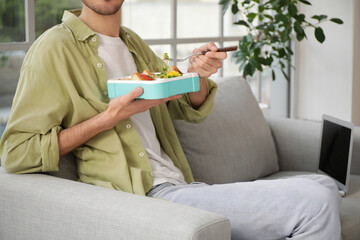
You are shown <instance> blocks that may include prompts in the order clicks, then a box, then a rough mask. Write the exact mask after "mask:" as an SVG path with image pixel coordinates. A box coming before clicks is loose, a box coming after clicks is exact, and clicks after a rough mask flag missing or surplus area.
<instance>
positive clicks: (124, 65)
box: [97, 33, 185, 185]
mask: <svg viewBox="0 0 360 240" xmlns="http://www.w3.org/2000/svg"><path fill="white" fill-rule="evenodd" d="M97 35H98V38H99V44H98V54H99V56H100V58H101V59H102V60H103V62H104V65H105V72H106V77H107V78H108V79H111V78H117V77H120V76H128V75H132V74H133V73H134V72H135V71H137V68H136V65H135V62H134V58H133V56H132V55H131V53H130V52H129V49H128V48H127V46H126V44H125V43H124V42H123V41H122V39H121V38H120V37H109V36H105V35H102V34H99V33H97ZM124 60H125V61H124ZM130 119H131V122H132V124H133V126H134V127H135V129H136V132H137V134H138V136H139V138H140V141H141V143H142V144H143V147H144V149H145V152H146V154H147V156H148V158H149V160H150V165H151V167H152V170H153V175H154V185H157V184H160V183H164V182H171V183H174V184H183V183H185V180H184V176H183V174H182V173H181V171H180V170H179V169H178V168H177V167H175V166H174V164H173V162H172V160H171V159H170V157H169V156H168V155H167V154H166V153H165V152H164V150H163V149H162V148H161V147H160V143H159V140H158V139H157V137H156V132H155V127H154V124H153V122H152V119H151V115H150V111H149V110H147V111H145V112H142V113H138V114H136V115H133V116H131V117H130Z"/></svg>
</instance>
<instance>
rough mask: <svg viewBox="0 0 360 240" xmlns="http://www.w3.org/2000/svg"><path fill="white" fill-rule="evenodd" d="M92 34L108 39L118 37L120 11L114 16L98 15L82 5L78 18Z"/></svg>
mask: <svg viewBox="0 0 360 240" xmlns="http://www.w3.org/2000/svg"><path fill="white" fill-rule="evenodd" d="M79 18H80V20H81V21H83V22H84V23H85V24H86V25H87V26H88V27H90V28H91V29H92V30H93V31H94V32H97V33H100V34H103V35H107V36H110V37H119V36H120V10H119V11H118V12H117V13H116V14H114V15H107V16H105V15H100V14H97V13H95V12H93V11H92V10H91V9H89V8H88V7H86V6H85V5H83V8H82V12H81V14H80V16H79Z"/></svg>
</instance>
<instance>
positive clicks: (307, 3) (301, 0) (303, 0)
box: [299, 0, 311, 5]
mask: <svg viewBox="0 0 360 240" xmlns="http://www.w3.org/2000/svg"><path fill="white" fill-rule="evenodd" d="M299 2H302V3H304V4H306V5H311V3H310V2H309V1H306V0H299Z"/></svg>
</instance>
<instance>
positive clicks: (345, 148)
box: [319, 119, 352, 185]
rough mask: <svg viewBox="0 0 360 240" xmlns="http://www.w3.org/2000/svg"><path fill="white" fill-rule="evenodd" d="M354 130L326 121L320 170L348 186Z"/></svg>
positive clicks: (324, 123)
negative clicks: (347, 178) (352, 132)
mask: <svg viewBox="0 0 360 240" xmlns="http://www.w3.org/2000/svg"><path fill="white" fill-rule="evenodd" d="M351 131H352V129H350V128H347V127H344V126H341V125H339V124H336V123H334V122H331V121H328V120H326V119H324V122H323V132H322V139H321V151H320V162H319V169H320V170H321V171H323V172H324V173H326V174H328V175H329V176H331V177H333V178H335V179H336V180H337V181H339V182H341V183H342V184H344V185H345V184H346V176H347V170H348V169H347V168H348V161H349V149H350V144H351V142H350V141H351Z"/></svg>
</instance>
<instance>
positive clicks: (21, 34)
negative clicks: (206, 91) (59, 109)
mask: <svg viewBox="0 0 360 240" xmlns="http://www.w3.org/2000/svg"><path fill="white" fill-rule="evenodd" d="M74 8H81V1H80V0H62V1H53V0H3V1H0V94H1V95H0V136H1V132H2V131H1V129H2V128H3V127H4V125H5V123H6V121H7V118H8V116H9V112H10V108H11V103H12V99H13V96H14V92H15V90H16V85H17V81H18V78H19V72H20V68H21V64H22V61H23V59H24V57H25V54H26V51H27V50H28V49H29V47H30V46H31V44H32V43H33V42H34V41H35V39H36V38H37V37H38V36H40V35H41V34H42V33H43V32H44V31H45V30H47V29H48V28H50V27H52V26H54V25H56V24H57V23H60V22H61V17H62V15H63V11H64V10H65V9H74ZM233 21H234V19H233V16H232V14H230V12H228V13H227V14H225V16H222V10H221V6H220V5H219V4H218V0H154V1H148V0H126V1H125V2H124V4H123V7H122V24H123V25H125V26H128V27H130V28H131V29H133V30H134V31H135V32H137V33H138V34H139V35H140V36H141V37H142V38H143V39H145V41H146V42H147V43H148V44H149V45H150V47H151V48H152V49H153V50H154V52H155V53H156V54H157V55H159V56H162V54H163V53H164V52H167V53H169V55H170V56H176V57H183V56H185V55H187V54H189V53H191V51H192V50H193V49H194V48H195V47H198V46H200V45H203V44H205V43H207V42H209V41H213V42H215V43H216V44H217V45H218V46H220V47H221V46H230V45H237V44H238V40H239V39H240V38H241V36H242V35H243V34H244V33H243V32H242V31H241V29H239V28H238V27H236V26H234V25H233V24H232V22H233ZM178 67H179V68H180V69H181V70H182V71H185V72H186V68H187V62H183V63H181V64H179V65H178ZM239 74H240V73H239V71H238V65H236V64H235V63H233V62H232V60H231V54H229V58H228V59H227V60H225V61H224V64H223V68H222V69H221V70H220V71H219V72H218V73H217V74H216V76H231V75H239ZM259 79H260V77H256V78H254V79H252V80H249V83H250V85H251V86H252V89H253V91H254V94H255V96H256V97H257V99H258V100H259V101H265V102H266V103H267V101H268V99H270V93H271V90H270V91H269V87H268V86H271V84H267V83H268V82H269V81H268V80H264V79H270V78H268V77H262V80H261V81H260V80H259ZM270 82H271V81H270ZM261 83H262V84H261ZM265 83H266V84H265ZM262 86H266V87H262ZM270 89H271V87H270Z"/></svg>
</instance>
